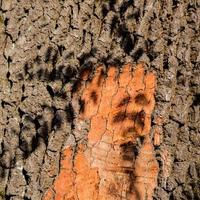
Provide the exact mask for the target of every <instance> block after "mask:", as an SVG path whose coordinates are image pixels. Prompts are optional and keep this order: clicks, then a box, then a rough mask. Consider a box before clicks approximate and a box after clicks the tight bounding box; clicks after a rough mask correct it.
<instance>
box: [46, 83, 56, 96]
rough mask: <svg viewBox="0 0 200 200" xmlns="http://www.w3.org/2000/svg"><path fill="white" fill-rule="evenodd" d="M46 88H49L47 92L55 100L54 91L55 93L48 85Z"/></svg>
mask: <svg viewBox="0 0 200 200" xmlns="http://www.w3.org/2000/svg"><path fill="white" fill-rule="evenodd" d="M46 88H47V91H48V93H49V94H50V96H51V97H52V98H53V97H54V96H55V94H54V91H53V89H52V87H51V86H49V85H47V87H46Z"/></svg>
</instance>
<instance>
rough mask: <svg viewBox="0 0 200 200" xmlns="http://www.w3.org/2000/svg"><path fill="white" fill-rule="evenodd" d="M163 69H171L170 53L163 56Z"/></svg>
mask: <svg viewBox="0 0 200 200" xmlns="http://www.w3.org/2000/svg"><path fill="white" fill-rule="evenodd" d="M163 69H166V70H168V69H169V63H168V55H166V54H165V55H164V57H163Z"/></svg>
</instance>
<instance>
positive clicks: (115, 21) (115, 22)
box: [110, 15, 119, 35]
mask: <svg viewBox="0 0 200 200" xmlns="http://www.w3.org/2000/svg"><path fill="white" fill-rule="evenodd" d="M118 25H119V18H118V16H116V15H115V16H114V17H113V18H112V22H111V25H110V34H111V35H112V34H113V32H114V30H115V29H116V27H117V26H118Z"/></svg>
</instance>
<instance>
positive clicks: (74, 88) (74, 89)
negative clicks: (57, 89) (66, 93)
mask: <svg viewBox="0 0 200 200" xmlns="http://www.w3.org/2000/svg"><path fill="white" fill-rule="evenodd" d="M80 88H81V81H80V79H78V80H76V81H75V82H74V84H73V85H72V94H74V93H76V92H78V91H79V90H80Z"/></svg>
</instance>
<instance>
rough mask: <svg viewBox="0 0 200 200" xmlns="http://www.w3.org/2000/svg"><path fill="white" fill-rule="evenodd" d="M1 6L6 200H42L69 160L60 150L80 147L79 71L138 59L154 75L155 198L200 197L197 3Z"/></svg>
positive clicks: (1, 177) (1, 166)
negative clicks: (156, 173)
mask: <svg viewBox="0 0 200 200" xmlns="http://www.w3.org/2000/svg"><path fill="white" fill-rule="evenodd" d="M0 5H1V6H0V47H1V51H0V68H1V70H0V81H1V84H0V99H1V104H0V113H1V117H0V130H1V132H0V133H1V134H0V144H1V145H0V187H1V188H0V197H1V198H2V199H4V198H5V199H11V200H13V199H14V200H22V199H34V200H35V199H36V200H40V199H42V196H43V195H44V193H45V192H46V191H47V190H48V188H49V187H50V186H52V185H53V183H55V182H56V180H57V179H56V177H59V174H60V171H61V169H60V163H61V162H62V160H63V158H62V152H65V153H64V155H66V157H68V155H69V156H70V154H71V150H68V151H64V149H65V148H66V147H67V146H72V147H73V148H72V151H74V150H75V149H76V148H79V144H80V143H82V144H86V142H87V140H86V138H87V135H88V132H89V130H90V127H89V126H90V123H89V121H86V123H85V122H84V123H83V122H82V123H81V124H80V123H77V122H78V119H77V117H78V115H79V109H80V107H81V106H82V104H81V103H82V102H80V101H74V102H72V92H71V91H72V90H73V91H74V90H75V89H76V88H77V87H78V88H79V87H80V85H79V83H80V79H81V78H80V77H81V76H80V74H81V72H83V71H84V70H83V69H87V70H88V71H89V72H91V71H92V72H93V71H94V72H95V69H96V65H97V64H98V65H99V64H101V63H102V64H104V65H105V67H106V68H107V70H108V68H109V65H114V66H119V67H122V66H123V64H124V63H128V62H131V63H137V62H139V61H143V62H145V63H147V68H148V71H154V72H155V73H156V75H157V90H156V96H155V100H156V105H155V109H154V112H153V116H152V129H151V132H150V139H151V141H152V142H153V144H154V145H155V146H156V150H155V151H156V159H157V160H158V162H159V168H160V171H159V174H158V186H157V187H156V189H155V193H154V199H162V200H168V199H175V200H180V199H184V200H186V199H195V200H196V199H200V192H199V188H200V182H199V179H200V177H199V176H200V160H199V158H200V156H199V152H200V133H199V132H200V114H199V113H200V87H199V85H200V79H199V74H200V66H199V61H200V55H199V52H200V51H199V47H200V44H199V43H200V41H199V40H200V38H199V23H200V20H199V18H200V15H199V9H200V8H199V6H200V2H199V1H198V0H194V1H192V0H191V1H186V0H185V1H184V0H183V1H177V0H163V1H157V0H155V1H154V0H149V1H145V0H135V1H133V0H129V1H127V0H125V1H122V0H118V1H117V0H110V1H106V0H85V1H82V0H67V1H66V0H65V1H64V0H63V1H62V0H60V1H58V0H43V1H42V0H36V1H31V0H26V3H24V1H20V0H0ZM94 97H95V96H94ZM74 98H75V97H74ZM80 148H84V146H83V147H80ZM70 162H71V161H70ZM66 165H67V164H66ZM67 166H69V165H67Z"/></svg>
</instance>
